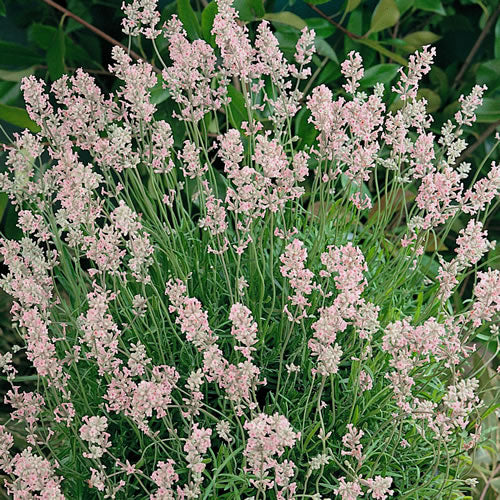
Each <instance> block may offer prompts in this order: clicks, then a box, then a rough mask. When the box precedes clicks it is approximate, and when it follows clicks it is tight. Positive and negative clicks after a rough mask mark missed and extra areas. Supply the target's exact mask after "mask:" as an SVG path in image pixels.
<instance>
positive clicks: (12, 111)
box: [0, 103, 40, 132]
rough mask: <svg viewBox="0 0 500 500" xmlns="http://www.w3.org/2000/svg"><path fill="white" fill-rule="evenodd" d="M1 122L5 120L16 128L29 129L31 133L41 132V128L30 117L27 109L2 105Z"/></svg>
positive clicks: (0, 105) (0, 108)
mask: <svg viewBox="0 0 500 500" xmlns="http://www.w3.org/2000/svg"><path fill="white" fill-rule="evenodd" d="M0 120H4V121H6V122H7V123H10V124H12V125H15V126H16V127H21V128H27V129H29V130H31V132H38V131H39V130H40V127H39V126H38V125H37V124H36V123H35V122H34V121H33V120H32V119H31V118H30V117H29V116H28V112H27V111H26V110H25V109H22V108H16V107H14V106H7V105H6V104H1V103H0Z"/></svg>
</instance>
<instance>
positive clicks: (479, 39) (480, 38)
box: [452, 5, 500, 89]
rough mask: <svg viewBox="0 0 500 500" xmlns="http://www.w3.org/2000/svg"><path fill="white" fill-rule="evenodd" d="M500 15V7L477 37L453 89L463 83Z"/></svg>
mask: <svg viewBox="0 0 500 500" xmlns="http://www.w3.org/2000/svg"><path fill="white" fill-rule="evenodd" d="M499 14H500V5H499V6H498V7H497V9H496V10H495V12H493V14H492V15H491V16H490V18H489V19H488V21H487V22H486V24H485V25H484V28H483V31H481V33H480V34H479V36H478V37H477V40H476V43H475V44H474V45H473V47H472V49H471V51H470V52H469V55H468V56H467V59H466V60H465V62H464V63H463V65H462V67H461V68H460V71H459V72H458V74H457V76H456V77H455V81H454V82H453V87H452V88H454V89H456V88H457V87H458V85H459V83H460V82H461V81H462V78H463V76H464V74H465V72H466V71H467V68H468V67H469V66H470V64H471V62H472V60H473V59H474V56H475V55H476V52H477V51H478V50H479V47H480V46H481V44H482V43H483V40H484V39H485V38H486V35H487V34H488V32H489V31H490V29H491V27H492V26H493V23H494V22H495V19H496V18H497V17H498V15H499Z"/></svg>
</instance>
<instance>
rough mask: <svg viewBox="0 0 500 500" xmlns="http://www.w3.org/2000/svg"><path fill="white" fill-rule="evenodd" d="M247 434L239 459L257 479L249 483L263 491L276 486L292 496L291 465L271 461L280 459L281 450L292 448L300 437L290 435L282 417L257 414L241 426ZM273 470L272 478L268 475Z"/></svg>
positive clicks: (290, 428)
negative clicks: (244, 460) (245, 462)
mask: <svg viewBox="0 0 500 500" xmlns="http://www.w3.org/2000/svg"><path fill="white" fill-rule="evenodd" d="M244 428H245V429H246V430H247V431H248V441H247V445H246V447H245V451H244V452H243V455H244V456H245V457H246V458H247V469H246V470H247V472H248V471H249V472H251V473H252V474H254V475H255V476H257V479H251V480H250V483H251V484H253V485H254V486H255V487H257V488H258V489H259V490H261V491H263V490H266V489H269V488H273V486H274V485H275V483H276V486H278V487H280V488H281V494H284V493H285V492H287V493H290V494H291V495H293V493H294V492H295V489H296V484H295V483H291V482H290V479H291V478H292V477H293V476H294V468H295V466H294V464H293V462H291V461H289V460H285V461H284V462H281V463H280V462H278V460H277V459H276V458H275V457H278V458H279V457H281V456H282V455H283V453H284V452H285V448H292V447H293V446H294V445H295V442H296V441H297V440H298V439H300V433H296V432H294V430H293V429H292V427H291V426H290V423H289V422H288V420H287V419H286V417H284V416H283V415H279V414H278V413H275V414H274V415H272V416H271V415H265V414H264V413H261V414H259V415H257V416H256V417H255V418H253V419H252V420H248V421H247V422H245V424H244ZM273 469H274V472H275V477H274V479H272V476H270V472H271V471H272V470H273Z"/></svg>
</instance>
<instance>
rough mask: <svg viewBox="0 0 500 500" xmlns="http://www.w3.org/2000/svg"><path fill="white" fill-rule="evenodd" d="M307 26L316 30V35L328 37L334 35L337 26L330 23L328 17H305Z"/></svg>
mask: <svg viewBox="0 0 500 500" xmlns="http://www.w3.org/2000/svg"><path fill="white" fill-rule="evenodd" d="M304 21H305V22H306V23H307V26H308V27H309V28H311V29H313V30H314V31H315V32H316V36H317V37H319V38H328V37H330V36H332V35H333V34H334V33H335V31H336V28H335V26H333V24H331V23H329V22H328V21H327V20H326V19H322V18H321V17H309V18H306V19H304Z"/></svg>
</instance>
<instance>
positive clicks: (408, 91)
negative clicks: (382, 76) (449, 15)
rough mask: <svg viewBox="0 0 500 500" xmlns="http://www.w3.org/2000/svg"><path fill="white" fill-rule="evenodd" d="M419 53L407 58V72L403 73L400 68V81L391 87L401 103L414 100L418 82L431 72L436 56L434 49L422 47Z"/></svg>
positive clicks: (427, 46)
mask: <svg viewBox="0 0 500 500" xmlns="http://www.w3.org/2000/svg"><path fill="white" fill-rule="evenodd" d="M422 48H423V50H422V51H421V52H417V53H416V54H414V55H411V56H410V57H409V61H408V72H407V73H405V72H404V70H403V69H402V68H401V69H400V70H399V72H400V81H399V82H398V84H397V86H396V87H392V91H393V92H395V93H396V94H399V95H400V97H401V99H402V100H403V101H406V100H408V99H415V98H416V97H417V89H418V84H419V81H420V80H421V79H422V77H423V76H425V75H426V74H427V73H429V71H430V70H431V65H432V63H433V61H434V57H435V56H436V48H435V47H430V48H429V45H424V46H423V47H422Z"/></svg>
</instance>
